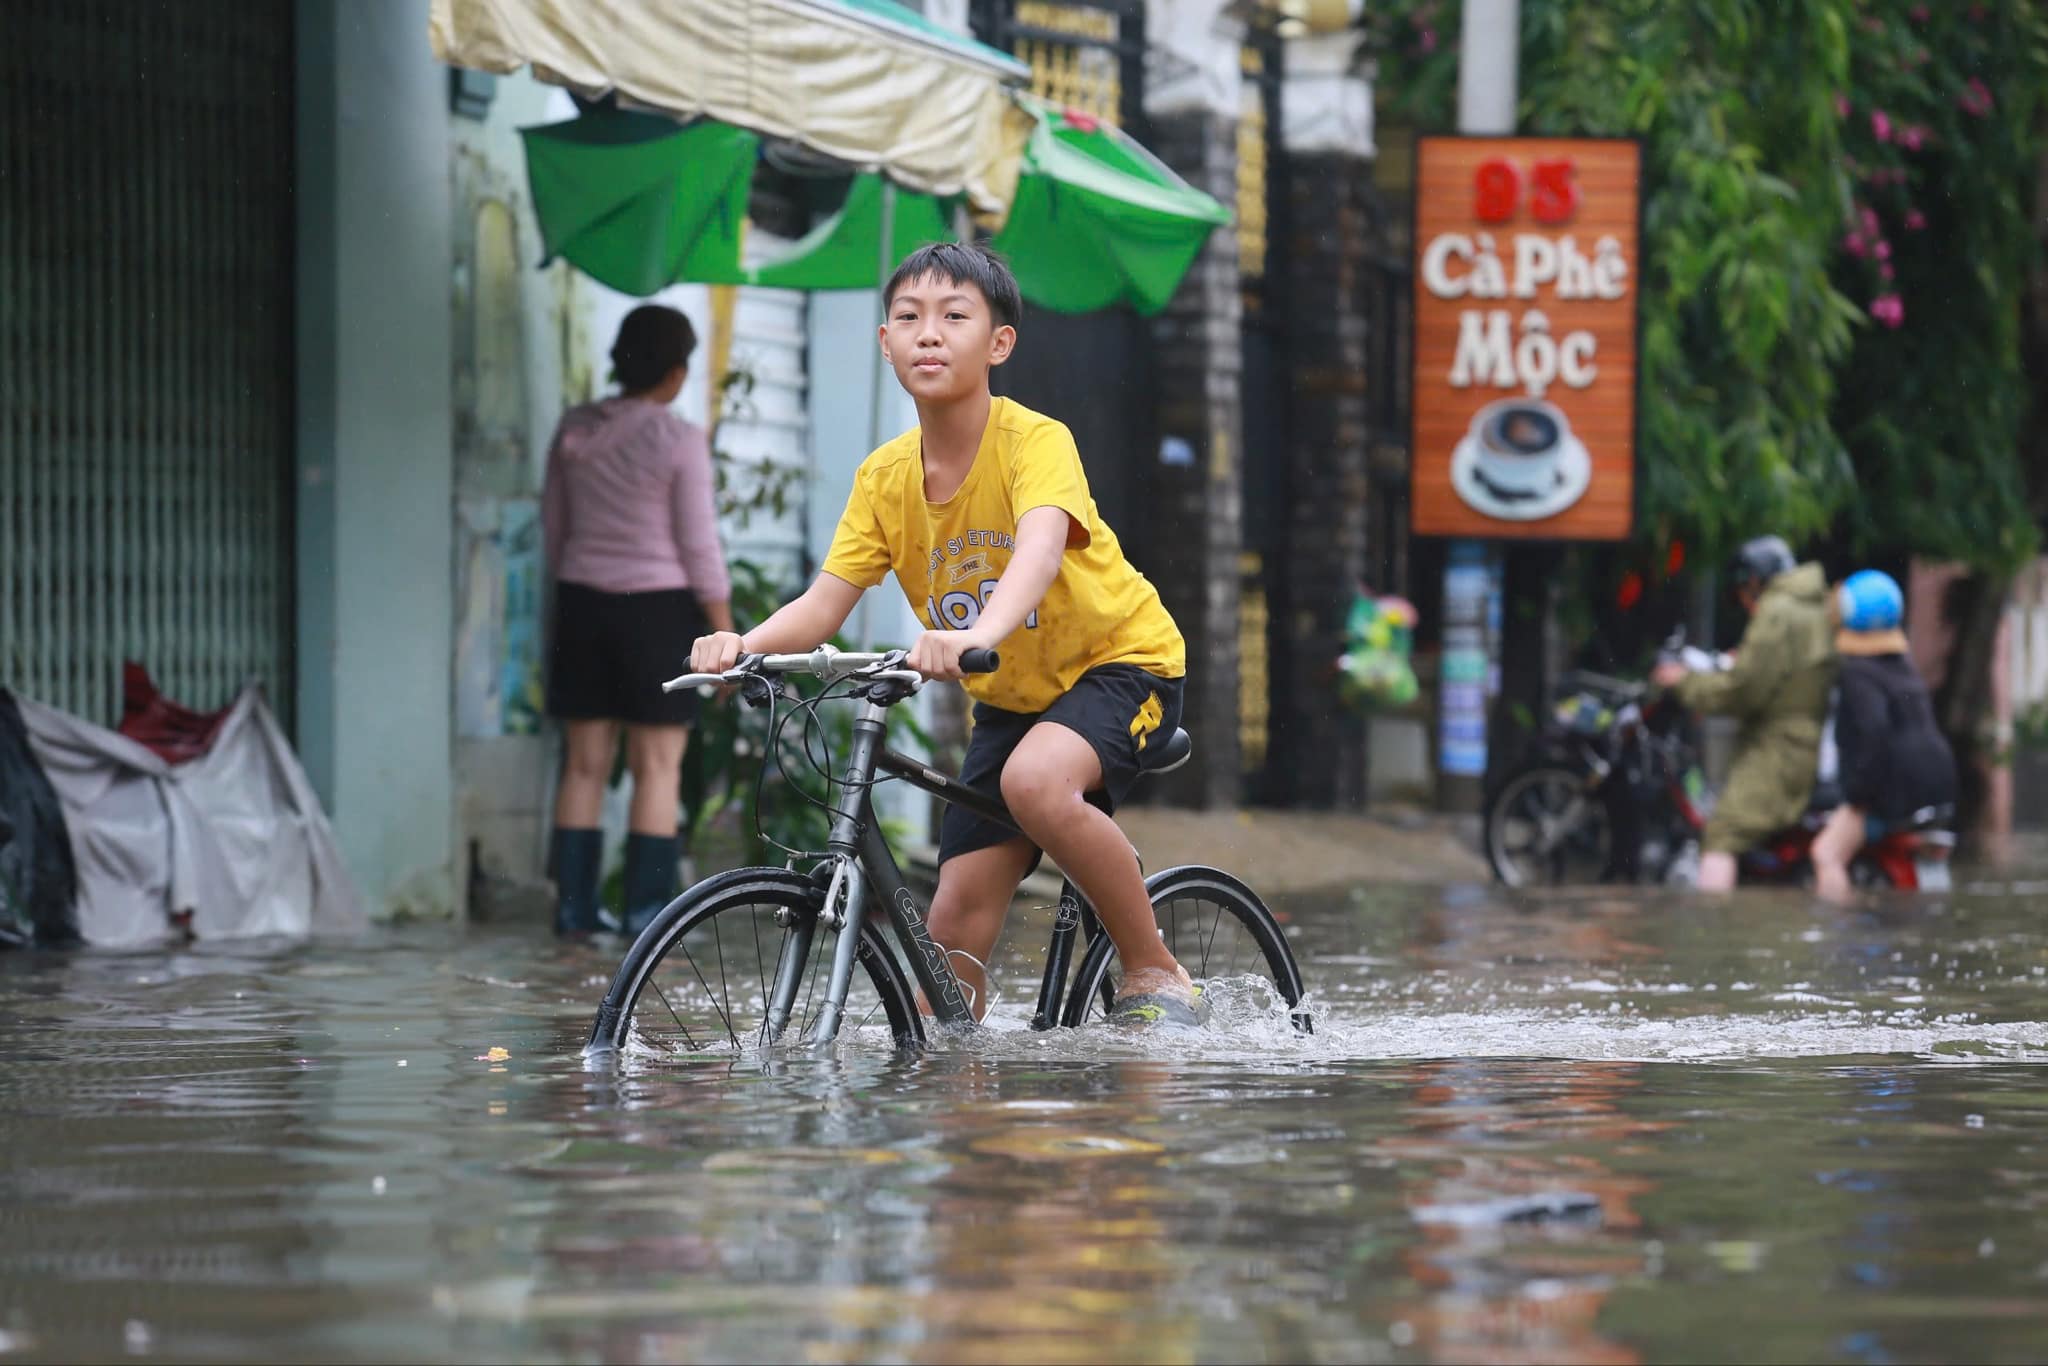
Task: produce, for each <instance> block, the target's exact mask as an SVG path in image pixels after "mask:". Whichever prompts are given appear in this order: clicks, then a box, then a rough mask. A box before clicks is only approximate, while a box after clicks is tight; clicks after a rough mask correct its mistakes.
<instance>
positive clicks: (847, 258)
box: [747, 174, 958, 289]
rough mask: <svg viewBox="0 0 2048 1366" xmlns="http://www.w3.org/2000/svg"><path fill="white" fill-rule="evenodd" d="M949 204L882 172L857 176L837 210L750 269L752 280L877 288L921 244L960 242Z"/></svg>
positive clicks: (800, 285)
mask: <svg viewBox="0 0 2048 1366" xmlns="http://www.w3.org/2000/svg"><path fill="white" fill-rule="evenodd" d="M946 207H947V206H946V205H942V204H941V203H940V202H939V201H938V200H936V199H934V198H932V197H931V196H930V195H928V194H908V193H905V192H903V191H901V190H898V189H896V188H895V187H894V186H892V185H890V184H889V183H888V182H887V181H885V180H883V179H882V177H880V176H878V175H873V174H869V175H859V176H855V177H854V178H853V184H852V185H851V186H850V187H849V188H848V189H847V192H846V203H845V204H844V205H842V206H841V207H840V210H839V212H838V213H835V214H833V215H832V216H831V217H830V218H828V219H826V220H825V221H824V222H822V223H820V224H819V225H818V226H817V227H815V228H813V229H811V231H810V232H808V233H806V234H805V235H804V237H803V238H802V240H800V241H798V242H797V243H796V244H795V245H794V246H793V247H791V248H790V249H789V251H788V253H787V254H786V255H784V256H782V257H780V258H779V259H777V260H774V261H771V262H769V263H768V264H766V265H763V266H761V267H759V268H758V269H755V270H752V271H749V272H748V273H747V280H748V283H750V284H757V285H775V286H777V287H779V288H783V289H873V288H874V287H875V286H876V285H878V284H880V283H881V282H882V281H883V279H885V278H886V277H887V274H888V272H889V271H890V270H891V269H893V267H894V265H895V263H896V262H898V261H901V260H902V259H903V258H904V257H906V256H908V255H910V253H911V252H913V251H916V250H917V249H918V248H919V247H921V246H924V245H925V244H926V243H928V242H952V241H956V240H958V235H957V234H956V233H954V232H953V230H952V228H951V227H950V226H949V225H948V222H947V218H948V215H947V212H946ZM884 222H887V223H888V224H889V226H888V228H887V229H884V227H883V226H882V225H883V223H884ZM885 231H886V233H887V236H888V238H889V249H888V250H887V251H886V252H884V251H883V250H882V240H883V235H884V233H885Z"/></svg>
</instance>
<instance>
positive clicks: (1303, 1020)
mask: <svg viewBox="0 0 2048 1366" xmlns="http://www.w3.org/2000/svg"><path fill="white" fill-rule="evenodd" d="M1145 891H1146V893H1147V894H1148V895H1149V896H1150V897H1151V898H1152V907H1153V914H1154V915H1155V916H1160V917H1163V918H1162V924H1161V929H1160V933H1161V936H1162V937H1163V938H1165V939H1166V941H1167V947H1168V948H1169V949H1172V950H1173V952H1174V957H1176V958H1178V959H1180V960H1181V965H1182V966H1183V967H1185V968H1187V969H1188V972H1189V975H1190V976H1192V977H1194V978H1195V979H1196V980H1197V981H1200V980H1203V979H1205V978H1208V977H1209V976H1210V975H1211V972H1212V970H1213V969H1216V968H1219V967H1220V968H1222V969H1223V973H1224V975H1231V971H1230V970H1231V969H1232V968H1234V967H1235V966H1236V964H1235V961H1234V958H1233V961H1231V962H1229V963H1227V964H1219V963H1213V962H1208V961H1204V955H1191V954H1189V953H1187V952H1185V951H1184V945H1183V944H1182V943H1178V942H1176V941H1179V940H1181V938H1182V936H1181V933H1180V931H1181V927H1182V915H1181V912H1180V910H1179V909H1178V908H1179V907H1180V906H1182V905H1185V904H1186V903H1188V902H1191V901H1192V902H1196V903H1197V904H1207V905H1209V906H1211V907H1213V908H1214V909H1215V912H1216V914H1215V917H1213V918H1212V920H1211V923H1210V927H1209V929H1208V930H1207V932H1206V935H1204V932H1203V930H1202V926H1201V917H1200V916H1199V915H1195V916H1193V917H1190V918H1189V922H1188V923H1189V928H1190V929H1191V930H1192V932H1193V934H1194V939H1193V942H1194V943H1195V944H1196V945H1198V946H1201V945H1208V946H1213V945H1214V943H1215V940H1216V938H1217V936H1218V933H1219V931H1220V929H1221V923H1220V917H1221V916H1222V915H1223V914H1225V913H1227V914H1229V915H1230V917H1231V918H1232V919H1233V920H1235V921H1236V922H1237V924H1238V925H1239V926H1241V927H1242V928H1243V930H1244V932H1245V934H1246V936H1247V937H1249V938H1250V940H1251V941H1252V943H1253V944H1254V945H1255V946H1256V947H1257V949H1258V952H1259V955H1260V957H1261V958H1262V959H1263V960H1264V962H1265V965H1266V969H1267V971H1268V972H1269V973H1270V974H1271V975H1272V979H1273V985H1274V987H1275V988H1276V989H1277V990H1278V991H1279V993H1280V996H1281V999H1282V1000H1284V1001H1285V1002H1286V1003H1287V1009H1288V1013H1289V1015H1290V1016H1291V1017H1292V1019H1293V1021H1294V1027H1295V1028H1296V1029H1297V1030H1299V1031H1300V1032H1301V1033H1304V1034H1312V1033H1314V1032H1315V1025H1314V1022H1313V1021H1312V1020H1311V1019H1310V1018H1309V1013H1308V1012H1307V1011H1305V1010H1301V1009H1299V1007H1300V1005H1301V998H1302V996H1303V995H1304V990H1305V989H1304V988H1303V986H1302V982H1301V969H1300V967H1299V966H1298V965H1297V964H1296V963H1295V961H1294V950H1293V949H1292V948H1290V947H1289V946H1288V943H1287V935H1286V932H1285V931H1284V930H1282V929H1281V928H1280V922H1279V921H1278V920H1276V919H1275V918H1274V916H1273V912H1272V911H1270V910H1268V909H1267V908H1266V903H1265V902H1263V901H1261V900H1260V899H1259V895H1258V893H1256V892H1254V891H1253V890H1252V889H1251V888H1249V887H1247V886H1246V885H1245V884H1244V883H1242V882H1240V881H1238V879H1236V878H1234V877H1232V876H1231V875H1230V874H1229V873H1226V872H1224V871H1223V870H1222V869H1220V868H1210V867H1206V866H1204V865H1202V864H1198V863H1190V864H1184V865H1182V866H1180V867H1177V868H1167V869H1163V870H1161V871H1160V872H1157V873H1154V874H1153V875H1152V876H1151V877H1149V878H1146V879H1145ZM1205 954H1206V949H1205ZM1115 955H1116V946H1115V945H1114V944H1112V943H1110V941H1109V936H1108V935H1101V936H1099V937H1097V938H1096V939H1095V941H1094V942H1093V943H1091V944H1090V945H1089V946H1088V950H1087V952H1086V953H1085V954H1084V955H1083V956H1082V959H1081V967H1080V970H1079V971H1078V972H1076V973H1075V974H1074V983H1073V991H1072V992H1071V993H1070V994H1069V995H1068V997H1067V1002H1066V1005H1065V1006H1064V1007H1062V1008H1061V1011H1060V1023H1062V1024H1064V1025H1065V1026H1067V1027H1068V1028H1069V1029H1073V1028H1078V1027H1079V1026H1081V1025H1083V1024H1085V1023H1087V1022H1088V1021H1089V1019H1090V1018H1091V1015H1090V1012H1091V1011H1100V1010H1101V1009H1102V1008H1103V1007H1105V1006H1106V1005H1107V1003H1108V1001H1109V1000H1110V999H1111V996H1112V995H1113V985H1112V983H1111V980H1110V977H1109V972H1110V963H1111V961H1112V960H1113V959H1114V957H1115ZM1191 958H1192V959H1193V961H1190V959H1191Z"/></svg>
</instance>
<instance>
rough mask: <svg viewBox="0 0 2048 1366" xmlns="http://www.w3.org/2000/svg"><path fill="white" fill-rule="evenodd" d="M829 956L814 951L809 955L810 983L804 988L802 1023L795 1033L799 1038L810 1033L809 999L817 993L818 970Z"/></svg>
mask: <svg viewBox="0 0 2048 1366" xmlns="http://www.w3.org/2000/svg"><path fill="white" fill-rule="evenodd" d="M830 958H831V955H830V954H823V953H816V954H812V955H811V980H810V984H809V985H808V986H806V987H805V988H804V1018H803V1023H802V1024H801V1025H799V1026H798V1027H797V1035H798V1037H800V1038H801V1037H804V1036H806V1035H808V1034H809V1033H810V1025H811V1001H812V999H813V998H815V997H816V996H817V994H818V970H819V969H820V968H822V967H823V966H824V965H825V963H826V961H827V960H829V959H830Z"/></svg>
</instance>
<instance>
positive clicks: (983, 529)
mask: <svg viewBox="0 0 2048 1366" xmlns="http://www.w3.org/2000/svg"><path fill="white" fill-rule="evenodd" d="M1041 507H1056V508H1059V509H1060V510H1061V511H1063V512H1065V513H1066V514H1067V516H1068V517H1069V518H1071V519H1072V522H1071V524H1070V527H1069V530H1068V539H1067V553H1066V557H1065V558H1064V559H1063V560H1061V562H1060V570H1059V573H1058V575H1057V576H1055V577H1054V579H1053V581H1052V587H1050V588H1048V589H1047V590H1046V593H1045V599H1044V601H1042V602H1040V603H1039V604H1038V610H1037V611H1035V612H1033V613H1032V614H1031V616H1030V617H1029V618H1027V619H1026V621H1025V623H1024V625H1022V626H1020V627H1018V628H1017V629H1016V630H1015V631H1013V632H1011V633H1010V637H1009V639H1007V640H1005V641H1003V642H1002V643H1001V644H1000V645H999V646H998V647H997V648H998V649H1000V650H1001V651H1002V656H1003V665H1002V668H1000V669H998V670H997V671H996V672H995V673H993V674H981V675H975V676H972V677H970V678H968V679H967V680H966V687H967V691H968V693H969V694H970V695H972V696H973V697H974V698H976V699H977V700H979V701H982V702H986V703H988V704H989V705H990V706H992V707H1000V708H1002V709H1003V710H1005V711H1016V712H1041V711H1044V710H1045V709H1046V708H1047V707H1049V706H1051V705H1052V704H1053V702H1055V701H1056V700H1058V699H1059V698H1060V697H1061V696H1062V695H1064V694H1065V693H1066V691H1067V690H1068V689H1069V688H1072V687H1073V686H1074V681H1075V680H1076V679H1078V678H1080V676H1081V675H1082V674H1084V673H1086V672H1087V671H1088V670H1090V669H1093V668H1095V667H1097V666H1098V665H1103V664H1134V665H1136V666H1137V667H1139V668H1141V669H1144V670H1147V671H1148V672H1151V673H1155V674H1158V675H1159V676H1160V677H1162V678H1179V677H1180V676H1182V675H1183V674H1185V673H1186V672H1187V646H1186V644H1185V642H1183V641H1182V640H1181V635H1180V628H1179V627H1177V626H1175V625H1174V624H1173V618H1172V617H1171V616H1169V615H1168V614H1167V611H1166V608H1165V607H1164V606H1163V605H1162V604H1161V603H1160V601H1159V591H1158V590H1157V589H1155V588H1154V587H1153V586H1152V584H1151V582H1150V581H1149V580H1148V579H1146V577H1145V576H1144V575H1143V574H1140V573H1139V572H1138V571H1137V570H1135V569H1133V568H1132V567H1131V563H1130V561H1129V560H1126V559H1125V558H1124V552H1123V548H1122V547H1121V546H1119V545H1118V544H1117V541H1116V533H1115V532H1113V531H1111V530H1110V529H1109V526H1108V524H1107V523H1105V522H1104V521H1103V520H1102V516H1101V514H1100V513H1098V512H1097V511H1096V510H1095V500H1094V499H1093V498H1092V497H1090V496H1089V494H1088V477H1087V475H1086V474H1085V473H1084V472H1083V471H1082V469H1081V453H1080V452H1079V451H1078V450H1076V449H1075V447H1074V436H1073V433H1071V432H1069V431H1068V430H1067V428H1066V425H1065V424H1064V423H1060V422H1055V421H1053V420H1052V419H1051V418H1049V417H1042V416H1040V415H1039V414H1037V413H1034V412H1032V411H1031V410H1030V409H1029V408H1026V407H1025V406H1024V405H1022V404H1021V403H1016V402H1013V401H1012V400H1010V399H1006V398H999V399H996V400H995V401H994V402H993V403H992V404H991V405H990V407H989V415H988V428H987V430H986V431H984V432H983V433H982V435H981V448H980V449H979V450H978V451H977V452H976V453H975V456H974V466H973V468H972V469H970V470H968V472H967V478H966V479H965V480H964V481H963V482H962V483H961V485H960V489H959V491H958V492H957V493H955V494H954V495H953V496H952V497H951V498H949V499H947V500H946V501H945V502H943V503H933V502H929V501H927V500H926V498H925V496H924V459H923V446H922V442H921V438H920V434H919V431H918V429H917V428H915V427H913V428H911V430H909V431H907V432H905V433H904V434H903V435H902V436H899V437H897V438H896V439H895V440H894V441H891V442H889V443H888V444H886V445H884V446H882V447H880V448H879V449H877V450H876V451H875V452H874V453H873V454H872V455H870V456H869V457H868V458H867V459H866V460H863V461H862V462H861V466H860V469H859V471H858V472H857V473H856V474H855V475H854V477H853V492H852V494H851V495H849V496H848V498H847V500H846V512H845V514H844V515H843V516H841V517H840V519H839V530H838V531H837V532H835V533H834V534H833V537H832V550H831V552H830V553H829V554H827V555H826V556H825V566H824V568H825V572H826V573H827V574H830V575H832V576H833V577H834V578H839V579H844V580H845V581H846V582H848V583H850V584H852V585H853V586H854V587H856V588H863V589H865V588H872V587H874V586H875V585H876V584H878V583H880V582H881V581H882V575H883V574H885V573H887V572H888V571H889V570H892V569H893V570H895V571H896V581H897V582H898V583H900V584H901V585H902V586H903V595H904V596H905V597H906V598H908V599H910V606H911V610H912V611H914V612H916V613H917V615H918V618H919V619H920V620H922V621H923V622H924V623H925V625H926V626H928V627H930V628H932V629H934V630H947V629H950V630H956V631H964V630H967V629H969V628H970V627H972V626H973V625H974V622H975V619H976V618H977V617H979V616H980V615H981V608H982V604H983V603H985V602H987V601H988V599H989V597H990V595H991V594H993V593H994V592H995V591H996V581H997V580H998V579H1000V578H1001V577H1002V573H1003V570H1004V568H1005V567H1007V566H1008V565H1009V563H1010V556H1011V554H1012V552H1013V551H1014V550H1015V549H1016V544H1017V542H1016V534H1017V523H1018V521H1019V519H1021V518H1022V517H1023V515H1024V514H1025V513H1027V512H1029V511H1031V510H1032V509H1033V508H1041Z"/></svg>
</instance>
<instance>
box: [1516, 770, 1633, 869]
mask: <svg viewBox="0 0 2048 1366" xmlns="http://www.w3.org/2000/svg"><path fill="white" fill-rule="evenodd" d="M1586 777H1587V775H1586V774H1585V773H1583V772H1581V771H1579V770H1577V769H1574V768H1570V767H1567V766H1566V765H1564V764H1560V763H1557V762H1554V761H1548V760H1546V761H1539V762H1536V763H1532V764H1529V765H1526V766H1525V767H1523V768H1520V769H1517V770H1516V771H1515V772H1513V773H1511V774H1509V775H1508V777H1507V779H1506V780H1505V781H1504V782H1502V783H1501V785H1500V787H1499V788H1498V789H1496V790H1495V792H1494V795H1493V798H1492V800H1491V801H1489V802H1487V804H1486V834H1485V845H1486V861H1487V863H1488V864H1490V865H1492V868H1493V875H1494V877H1496V878H1498V879H1499V880H1500V881H1501V882H1502V883H1503V884H1504V885H1506V886H1509V887H1561V886H1569V885H1572V884H1575V883H1587V882H1609V881H1613V880H1614V879H1615V878H1617V877H1619V876H1621V875H1622V873H1623V871H1624V865H1625V863H1626V860H1625V859H1624V858H1623V856H1622V848H1621V846H1622V839H1621V832H1622V829H1623V821H1622V820H1621V819H1620V817H1619V815H1618V813H1617V812H1616V811H1615V810H1614V809H1613V807H1612V806H1611V804H1610V802H1609V799H1608V797H1607V795H1606V794H1605V793H1603V792H1600V791H1599V790H1597V789H1594V788H1589V787H1587V785H1586Z"/></svg>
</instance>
